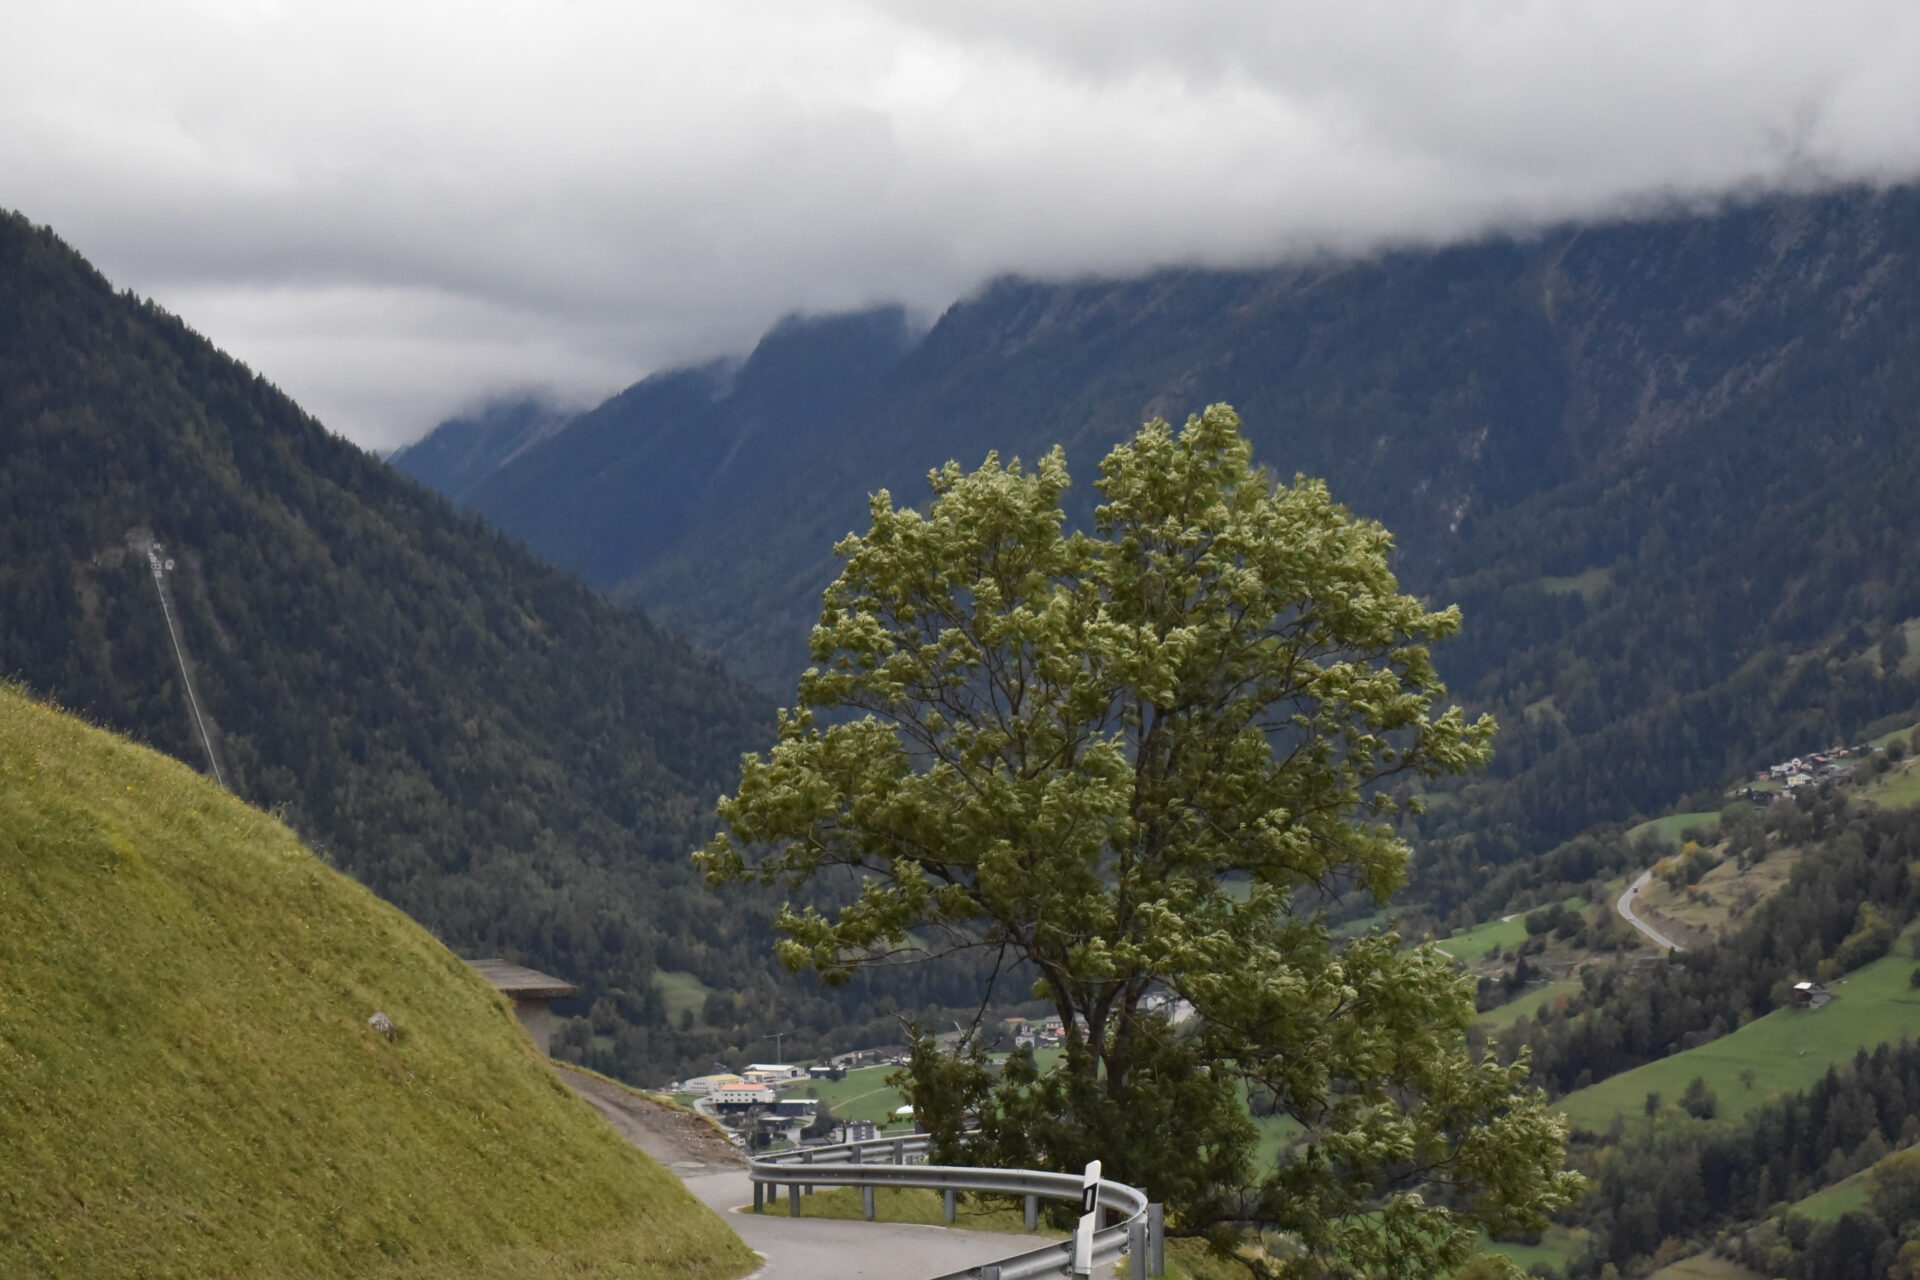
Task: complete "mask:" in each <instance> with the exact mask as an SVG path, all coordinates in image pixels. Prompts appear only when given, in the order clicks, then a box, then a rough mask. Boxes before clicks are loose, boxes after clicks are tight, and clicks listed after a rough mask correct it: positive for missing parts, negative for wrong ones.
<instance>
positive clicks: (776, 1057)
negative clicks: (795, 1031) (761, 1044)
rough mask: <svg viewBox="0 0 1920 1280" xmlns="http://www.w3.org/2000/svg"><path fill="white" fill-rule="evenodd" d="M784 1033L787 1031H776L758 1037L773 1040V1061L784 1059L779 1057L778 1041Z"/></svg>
mask: <svg viewBox="0 0 1920 1280" xmlns="http://www.w3.org/2000/svg"><path fill="white" fill-rule="evenodd" d="M786 1034H787V1033H786V1032H784V1031H776V1032H774V1033H773V1034H772V1035H767V1036H761V1037H760V1038H761V1039H762V1040H771V1041H773V1060H774V1061H775V1062H781V1061H784V1059H782V1058H781V1057H780V1041H781V1040H782V1039H783V1038H784V1037H785V1036H786Z"/></svg>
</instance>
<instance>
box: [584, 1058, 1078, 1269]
mask: <svg viewBox="0 0 1920 1280" xmlns="http://www.w3.org/2000/svg"><path fill="white" fill-rule="evenodd" d="M554 1070H555V1072H556V1073H557V1074H558V1075H559V1077H560V1078H561V1079H562V1080H564V1081H566V1083H567V1085H568V1087H570V1088H571V1089H573V1091H574V1092H575V1093H578V1094H579V1095H580V1096H581V1097H583V1098H585V1099H586V1100H587V1101H588V1102H590V1103H592V1104H593V1106H594V1108H595V1110H597V1111H599V1112H600V1114H601V1115H603V1116H605V1117H606V1118H607V1121H608V1122H609V1123H610V1124H612V1125H613V1127H614V1128H615V1129H617V1130H619V1131H620V1133H621V1135H622V1136H624V1137H625V1138H626V1139H627V1141H629V1142H631V1143H633V1144H634V1145H635V1146H637V1147H639V1148H640V1149H641V1150H642V1151H645V1152H646V1153H647V1154H648V1155H650V1156H652V1157H653V1158H654V1159H656V1160H658V1161H659V1162H660V1163H662V1164H664V1165H666V1166H667V1168H669V1169H671V1170H672V1171H673V1172H674V1174H675V1175H677V1176H678V1177H679V1178H680V1180H681V1181H682V1182H684V1183H686V1185H687V1189H688V1190H690V1191H692V1192H693V1194H694V1195H695V1196H696V1197H697V1198H698V1199H699V1200H700V1201H702V1202H703V1203H704V1204H706V1205H707V1206H708V1207H709V1208H711V1209H713V1210H714V1211H715V1212H716V1213H718V1214H719V1215H720V1217H721V1219H722V1220H723V1221H725V1222H726V1224H727V1225H728V1226H729V1227H732V1228H733V1230H734V1231H735V1232H736V1233H737V1234H738V1235H739V1236H740V1238H741V1239H742V1240H745V1241H746V1242H747V1245H748V1247H750V1248H752V1249H753V1250H754V1251H756V1252H757V1253H759V1254H760V1256H761V1257H763V1258H764V1259H766V1265H765V1266H763V1267H762V1268H761V1269H760V1270H759V1271H756V1272H755V1273H754V1274H753V1277H752V1278H751V1280H861V1278H863V1277H872V1280H927V1278H928V1277H932V1276H942V1275H946V1274H948V1273H950V1272H954V1271H961V1270H965V1269H966V1268H968V1267H977V1266H979V1265H980V1264H981V1263H983V1262H995V1261H998V1260H999V1259H1001V1258H1006V1257H1010V1256H1012V1255H1013V1254H1016V1253H1024V1252H1025V1251H1026V1250H1028V1249H1032V1248H1037V1247H1038V1246H1040V1245H1043V1244H1047V1243H1049V1241H1048V1240H1047V1239H1046V1238H1045V1237H1042V1236H1028V1235H1014V1234H1009V1233H1002V1232H992V1231H961V1230H957V1229H955V1228H952V1227H930V1226H919V1225H910V1224H906V1223H896V1222H859V1221H846V1220H840V1219H833V1218H789V1217H786V1216H785V1215H784V1214H753V1213H735V1212H734V1210H735V1209H737V1208H739V1207H740V1206H742V1205H751V1204H752V1203H753V1183H752V1182H751V1181H750V1180H749V1179H748V1177H747V1169H746V1161H745V1160H744V1159H742V1158H741V1156H740V1153H739V1152H738V1151H736V1150H734V1148H733V1147H732V1145H731V1144H730V1143H728V1142H727V1140H726V1139H725V1138H724V1137H723V1136H721V1135H720V1133H719V1131H718V1130H717V1129H715V1128H714V1126H713V1125H711V1124H710V1123H708V1122H707V1121H706V1120H704V1119H701V1118H699V1117H697V1116H693V1115H691V1114H689V1113H687V1112H685V1111H679V1110H675V1109H672V1108H668V1107H662V1106H660V1105H659V1104H657V1103H655V1102H652V1101H650V1100H649V1099H647V1098H645V1097H642V1096H641V1095H640V1094H637V1093H635V1092H634V1091H633V1090H631V1089H627V1088H623V1087H622V1086H620V1085H617V1084H613V1083H612V1082H610V1081H606V1080H602V1079H600V1078H598V1077H595V1076H591V1075H588V1074H587V1073H585V1072H581V1071H573V1070H570V1069H568V1068H567V1067H566V1066H564V1065H563V1064H560V1063H555V1064H554ZM781 1203H782V1204H783V1205H784V1204H785V1200H784V1199H783V1200H782V1201H781ZM1099 1274H1100V1276H1102V1277H1110V1276H1111V1274H1112V1268H1110V1267H1103V1268H1101V1269H1100V1273H1099Z"/></svg>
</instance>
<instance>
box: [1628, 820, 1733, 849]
mask: <svg viewBox="0 0 1920 1280" xmlns="http://www.w3.org/2000/svg"><path fill="white" fill-rule="evenodd" d="M1719 825H1720V815H1719V814H1718V813H1704V812H1702V813H1670V814H1668V815H1667V816H1666V817H1664V818H1655V819H1654V820H1653V821H1651V822H1643V823H1641V824H1640V825H1639V826H1637V827H1635V828H1633V829H1632V830H1631V831H1629V832H1627V839H1628V840H1638V839H1639V838H1640V837H1641V836H1643V835H1646V834H1647V833H1649V832H1651V833H1653V834H1654V835H1656V836H1658V837H1660V839H1662V840H1664V841H1666V842H1667V843H1668V844H1670V845H1672V846H1673V847H1674V848H1676V849H1678V848H1679V847H1680V833H1681V832H1682V831H1685V830H1686V829H1687V828H1688V827H1708V828H1712V827H1717V826H1719Z"/></svg>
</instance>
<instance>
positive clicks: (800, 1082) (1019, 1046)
mask: <svg viewBox="0 0 1920 1280" xmlns="http://www.w3.org/2000/svg"><path fill="white" fill-rule="evenodd" d="M1143 1006H1144V1007H1145V1008H1146V1009H1147V1010H1148V1011H1149V1012H1153V1011H1164V1012H1165V1013H1166V1015H1167V1016H1168V1017H1169V1018H1170V1019H1171V1020H1172V1021H1174V1022H1184V1021H1186V1020H1187V1019H1188V1018H1190V1017H1192V1016H1193V1006H1192V1005H1190V1004H1188V1003H1187V1002H1186V1001H1184V1000H1175V999H1172V998H1170V997H1168V996H1164V995H1157V994H1156V995H1151V996H1148V997H1147V998H1146V1000H1145V1001H1144V1002H1143ZM1000 1028H1001V1043H1003V1044H1011V1046H1012V1048H1013V1049H1014V1050H1015V1051H1016V1052H1018V1051H1020V1050H1033V1051H1037V1052H1044V1051H1046V1050H1049V1049H1058V1048H1060V1047H1061V1046H1062V1045H1063V1044H1064V1043H1065V1039H1066V1027H1065V1024H1064V1023H1063V1022H1062V1021H1061V1020H1060V1018H1059V1017H1057V1016H1055V1017H1045V1018H1021V1017H1010V1018H1005V1019H1003V1020H1001V1022H1000ZM959 1038H960V1033H959V1032H958V1031H954V1032H949V1033H947V1034H946V1035H944V1036H941V1037H939V1039H940V1040H941V1041H942V1042H943V1043H952V1042H954V1041H957V1040H958V1039H959ZM911 1052H912V1050H911V1048H910V1047H909V1046H907V1045H904V1044H893V1045H882V1046H880V1047H878V1048H872V1049H856V1050H853V1051H852V1052H849V1053H838V1054H835V1055H833V1056H832V1057H831V1058H829V1059H828V1060H827V1061H825V1062H820V1063H813V1064H810V1065H798V1066H796V1065H793V1064H790V1063H784V1062H754V1063H749V1064H748V1065H747V1066H746V1067H745V1068H744V1069H742V1070H741V1071H738V1072H732V1071H715V1072H713V1073H712V1074H710V1075H703V1076H694V1077H692V1078H690V1079H687V1080H679V1081H675V1082H674V1083H672V1084H669V1085H668V1086H666V1088H665V1089H664V1090H663V1092H665V1093H668V1094H674V1095H679V1096H681V1097H685V1098H687V1099H688V1100H689V1101H690V1103H691V1105H692V1106H693V1109H694V1110H695V1111H698V1112H699V1113H700V1114H702V1115H704V1116H707V1117H709V1118H711V1119H713V1120H716V1121H718V1122H719V1123H720V1124H721V1125H723V1126H724V1127H725V1128H726V1129H727V1130H728V1131H729V1132H730V1133H731V1134H732V1135H733V1137H734V1140H735V1141H736V1142H738V1143H739V1144H741V1145H742V1146H750V1147H752V1148H753V1149H756V1150H758V1149H762V1148H765V1147H770V1146H777V1145H781V1144H786V1143H791V1144H794V1145H797V1146H817V1145H825V1144H827V1143H836V1142H863V1141H866V1140H868V1139H871V1138H876V1137H879V1136H880V1131H881V1129H882V1128H883V1127H884V1126H882V1125H881V1124H878V1123H876V1122H874V1121H872V1120H852V1119H846V1120H842V1119H839V1118H836V1117H834V1116H833V1115H832V1112H831V1110H830V1109H829V1110H827V1111H826V1112H825V1113H823V1112H822V1099H821V1098H820V1097H818V1096H806V1095H811V1094H814V1092H815V1090H816V1089H817V1088H818V1087H819V1086H820V1085H821V1084H823V1083H826V1082H837V1081H840V1080H842V1079H844V1078H845V1077H846V1075H847V1073H849V1072H852V1071H864V1070H869V1069H872V1068H875V1067H904V1066H905V1065H906V1064H907V1059H908V1056H909V1054H911ZM874 1087H875V1088H876V1089H883V1088H886V1086H885V1085H884V1084H883V1083H876V1084H875V1086H874ZM803 1090H805V1093H804V1094H803V1093H802V1091H803ZM889 1123H893V1124H901V1125H908V1126H911V1125H912V1123H913V1110H912V1108H911V1107H905V1106H902V1107H900V1108H898V1109H897V1110H896V1111H895V1112H894V1113H893V1117H892V1120H891V1121H890V1122H889Z"/></svg>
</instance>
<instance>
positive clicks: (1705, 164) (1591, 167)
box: [0, 0, 1920, 449]
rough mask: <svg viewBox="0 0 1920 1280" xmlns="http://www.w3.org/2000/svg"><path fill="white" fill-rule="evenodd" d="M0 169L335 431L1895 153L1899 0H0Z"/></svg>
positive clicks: (6, 183)
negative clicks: (871, 321)
mask: <svg viewBox="0 0 1920 1280" xmlns="http://www.w3.org/2000/svg"><path fill="white" fill-rule="evenodd" d="M0 32H4V35H3V36H0V205H5V206H10V207H14V208H17V209H19V210H21V211H22V212H24V213H26V214H27V215H28V216H29V217H31V218H32V219H34V220H35V221H37V222H45V223H50V224H52V225H53V227H54V228H55V229H56V230H57V231H59V232H60V233H61V234H62V235H63V236H64V237H66V239H67V240H68V241H70V242H71V243H72V244H74V245H75V246H76V247H77V248H78V249H80V251H81V252H83V253H85V254H87V255H88V256H89V257H90V258H92V259H93V260H94V262H95V263H96V264H98V265H99V266H100V267H101V268H102V269H103V270H105V271H106V272H107V274H108V275H109V276H110V277H112V279H113V280H114V282H115V283H116V284H118V285H122V286H127V287H131V288H134V289H136V290H139V291H140V292H142V293H146V294H150V295H152V296H154V297H156V298H158V299H159V300H160V301H161V302H162V303H163V304H165V305H166V306H167V307H169V308H170V309H172V310H173V311H175V312H177V313H179V314H180V315H182V316H183V317H185V318H186V320H187V321H188V322H189V323H191V324H192V325H194V326H195V327H196V328H198V329H199V330H200V331H202V332H203V333H205V334H207V335H208V336H209V337H211V338H213V339H214V340H215V341H216V342H218V343H220V344H221V345H222V346H224V347H226V348H227V349H228V350H230V351H232V352H234V353H235V354H237V355H239V356H240V357H241V358H242V359H244V360H246V361H247V362H248V363H249V364H251V365H252V366H253V367H254V368H255V369H256V370H258V371H260V372H262V373H264V374H265V375H267V376H268V377H269V378H271V379H273V380H274V381H275V382H276V383H278V384H279V385H280V386H281V387H282V388H284V389H285V390H287V391H289V392H291V393H292V394H293V395H294V396H295V397H297V398H298V399H299V400H300V401H301V402H302V403H303V404H304V405H306V406H307V407H308V408H309V409H311V410H313V411H314V412H315V413H317V414H318V415H319V416H320V417H321V418H322V419H323V420H324V421H325V422H327V423H328V425H330V426H332V427H333V428H334V429H336V430H338V431H340V432H342V433H344V434H346V435H347V436H350V437H351V438H353V439H355V440H358V441H360V442H362V443H363V444H366V445H369V446H371V447H376V448H383V449H384V448H387V447H391V446H392V445H395V444H398V443H400V442H402V441H404V440H406V439H409V438H411V437H414V436H417V435H419V434H421V433H422V432H424V431H425V430H427V429H428V428H429V427H431V426H432V425H433V424H434V423H435V422H436V421H437V420H439V418H441V417H442V416H444V415H445V414H447V413H448V412H450V411H452V410H455V409H457V408H459V407H460V406H462V405H463V404H469V403H472V402H474V401H476V400H477V399H478V398H479V397H481V396H483V395H485V394H487V393H489V392H496V391H501V390H506V389H511V388H515V387H520V386H528V385H543V386H549V387H551V388H553V389H555V390H556V391H558V392H559V393H561V394H563V395H565V396H570V397H575V398H583V399H585V398H598V397H599V396H600V395H604V394H606V393H608V392H610V391H613V390H615V389H617V388H619V387H621V386H623V385H625V384H626V383H628V382H631V381H632V380H634V379H635V378H637V377H639V376H641V375H643V374H645V373H646V372H648V371H649V370H652V369H655V368H659V367H662V366H664V365H668V364H672V363H677V362H681V361H684V360H688V359H692V358H699V357H705V356H710V355H714V354H720V353H725V352H737V351H742V350H744V349H746V348H747V347H748V346H750V345H751V343H752V341H753V339H754V337H755V336H756V335H757V334H758V333H759V332H760V331H762V330H763V329H765V328H766V327H767V326H768V325H769V324H770V323H771V322H773V321H774V320H776V319H777V318H779V317H780V316H781V315H783V314H785V313H786V312H789V311H793V310H796V309H801V310H813V311H819V310H832V309H841V308H846V307H850V306H857V305H861V304H863V303H867V302H872V301H881V300H899V301H904V302H907V303H909V304H910V305H913V306H915V307H916V308H919V309H921V310H922V311H924V312H926V313H928V314H932V313H935V312H937V311H938V310H939V309H940V308H941V307H943V306H945V305H946V304H947V303H949V302H951V301H952V300H954V299H955V298H957V297H959V296H961V295H963V294H965V293H966V292H967V291H968V290H970V289H971V288H973V287H974V286H976V285H977V284H979V283H980V282H981V281H982V280H984V279H986V278H988V277H990V276H992V275H995V274H998V273H1001V272H1006V271H1020V272H1027V273H1034V274H1042V275H1067V274H1077V273H1084V272H1102V273H1109V272H1131V271H1136V270H1140V269H1143V268H1147V267H1150V266H1155V265H1162V264H1168V263H1181V262H1204V263H1210V264H1229V265H1239V264H1258V263H1263V262H1269V261H1273V260H1275V259H1277V258H1282V257H1284V256H1286V255H1289V254H1297V253H1300V252H1303V251H1310V250H1314V249H1322V248H1334V249H1340V250H1355V251H1364V250H1366V249H1367V248H1369V247H1371V246H1374V245H1378V244H1380V243H1383V242H1404V241H1408V240H1415V241H1420V240H1431V239H1446V238H1453V237H1458V236H1462V235H1470V234H1474V233H1476V232H1479V231H1482V230H1484V229H1486V228H1488V227H1492V226H1497V227H1505V226H1514V225H1523V224H1526V223H1529V222H1535V221H1540V220H1545V219H1554V218H1560V217H1565V216H1585V215H1600V216H1605V215H1607V214H1610V213H1616V212H1618V211H1620V210H1622V209H1630V208H1636V207H1644V206H1645V204H1646V203H1647V202H1648V201H1657V200H1662V199H1672V198H1675V197H1678V198H1682V199H1688V200H1692V199H1701V198H1712V197H1713V196H1715V195H1716V194H1718V193H1722V192H1726V191H1729V190H1742V189H1751V188H1753V187H1756V186H1759V187H1770V186H1774V185H1779V184H1783V183H1784V184H1792V185H1800V186H1804V185H1810V184H1819V183H1825V182H1832V181H1840V180H1853V179H1858V178H1867V179H1872V180H1879V181H1887V180H1901V179H1905V178H1907V177H1909V176H1911V175H1914V174H1916V173H1920V74H1916V73H1915V68H1916V67H1920V5H1915V4H1912V3H1910V2H1909V0H1896V2H1886V3H1879V2H1876V3H1864V2H1863V3H1840V2H1836V0H1825V2H1823V3H1817V4H1816V3H1811V2H1810V0H1792V2H1791V3H1787V2H1780V3H1775V2H1771V0H1725V2H1715V0H1693V2H1691V3H1681V4H1676V3H1673V2H1672V0H1658V2H1653V3H1649V2H1644V0H1595V2H1591V3H1590V2H1588V0H1539V2H1536V3H1526V2H1521V0H1505V2H1496V0H1453V2H1449V3H1431V4H1423V3H1418V2H1417V0H1397V2H1395V3H1368V2H1365V0H1341V2H1340V3H1327V2H1326V0H1315V2H1313V3H1282V2H1277V0H1184V2H1183V3H1178V4H1173V3H1169V4H1144V3H1133V2H1130V0H1099V2H1098V3H1095V2H1092V0H1086V2H1082V0H1019V2H1017V3H1016V2H1015V0H919V2H917V3H908V2H907V0H866V2H859V0H697V2H694V3H677V2H665V3H641V2H637V0H625V2H624V3H602V2H600V0H540V2H533V0H445V2H439V0H379V2H378V3H372V2H365V0H325V2H324V3H276V2H274V0H200V2H198V3H192V2H186V0H111V2H110V0H0Z"/></svg>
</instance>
